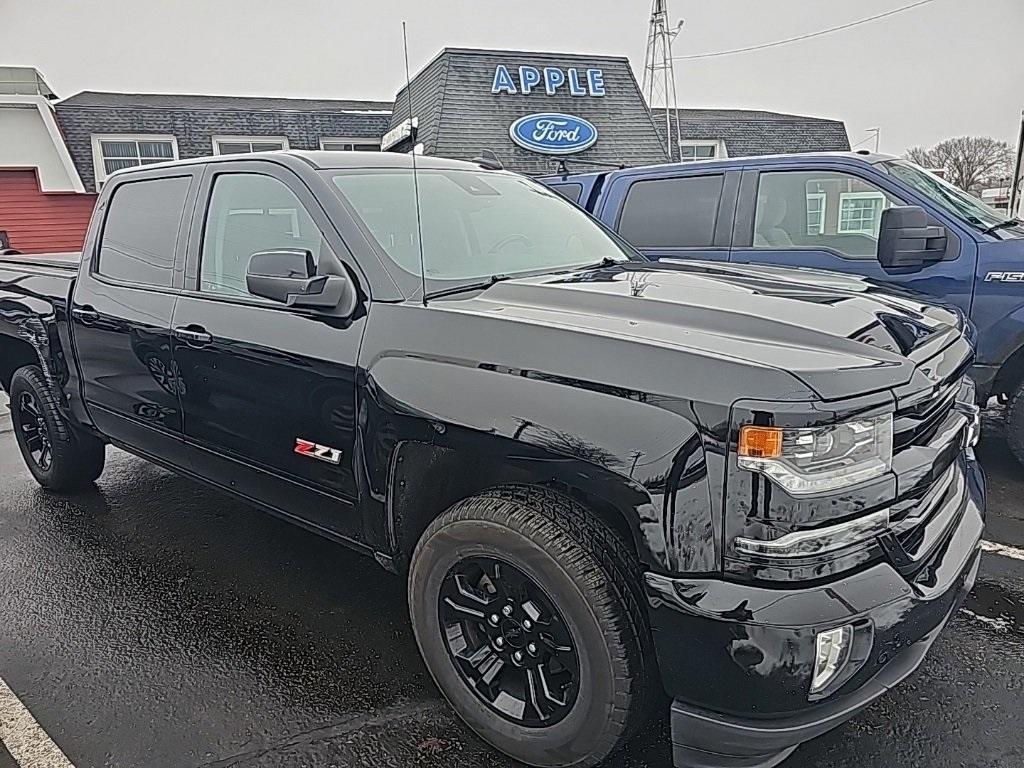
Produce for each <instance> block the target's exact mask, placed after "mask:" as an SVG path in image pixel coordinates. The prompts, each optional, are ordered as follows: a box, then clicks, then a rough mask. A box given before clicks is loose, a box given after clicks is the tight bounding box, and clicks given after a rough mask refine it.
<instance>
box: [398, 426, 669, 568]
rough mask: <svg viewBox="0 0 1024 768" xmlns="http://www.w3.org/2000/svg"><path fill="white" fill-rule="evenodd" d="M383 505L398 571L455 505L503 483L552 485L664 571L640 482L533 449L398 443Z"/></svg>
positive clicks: (650, 511)
mask: <svg viewBox="0 0 1024 768" xmlns="http://www.w3.org/2000/svg"><path fill="white" fill-rule="evenodd" d="M390 474H391V478H390V483H389V488H390V491H389V494H388V504H387V516H388V527H389V531H388V533H389V537H390V539H391V545H392V549H393V551H394V553H395V559H396V564H397V565H398V567H399V568H400V569H401V570H403V571H404V570H405V569H406V568H407V567H408V564H409V559H410V557H411V555H412V552H413V550H414V549H415V547H416V544H417V542H418V541H419V539H420V536H421V535H422V534H423V532H424V531H425V530H426V529H427V528H428V527H429V526H430V524H431V523H432V522H433V521H434V520H435V519H436V518H437V517H439V516H440V515H441V514H443V513H444V512H445V511H446V510H447V509H449V508H450V507H451V506H452V505H453V504H455V503H456V502H458V501H461V500H462V499H465V498H468V497H470V496H474V495H477V494H479V493H481V492H483V491H486V490H488V489H491V488H495V487H499V486H504V485H536V486H541V487H545V488H550V489H553V490H557V491H559V492H561V493H563V494H565V495H567V496H569V497H571V498H573V499H575V500H576V501H578V502H579V503H580V504H582V505H583V506H585V507H586V508H587V509H588V510H589V511H590V512H592V513H593V514H595V515H596V516H597V517H598V518H599V519H601V520H602V521H603V522H604V523H605V524H606V525H607V526H608V527H609V528H610V529H611V530H612V531H613V532H614V533H615V534H616V535H617V536H618V537H619V539H620V540H621V541H622V542H623V544H625V545H626V546H627V547H628V548H629V549H630V551H631V552H633V553H634V554H635V555H636V557H637V559H638V560H639V561H640V562H641V563H642V564H643V565H645V566H647V567H652V568H657V569H659V570H664V569H665V568H666V567H667V565H668V564H667V563H666V558H665V552H664V551H663V549H662V548H661V547H660V546H659V543H658V539H659V537H658V536H656V535H654V536H652V535H651V528H652V526H654V527H656V528H657V529H658V530H660V522H657V521H656V518H657V515H656V514H654V512H655V508H654V505H653V503H652V500H651V496H650V494H649V493H648V492H647V490H646V489H644V488H643V487H642V486H640V485H639V484H637V483H634V482H630V481H629V480H627V479H626V478H623V477H621V476H619V475H616V474H615V473H612V472H609V471H607V470H604V469H602V468H601V467H597V466H595V465H593V464H589V463H587V462H584V461H581V460H578V459H572V458H567V457H564V456H558V455H551V454H546V453H544V452H538V451H531V450H529V449H528V448H527V447H526V446H523V445H521V444H517V445H516V446H515V449H514V450H507V451H506V450H498V449H494V450H485V451H481V450H479V448H476V449H474V450H473V451H472V452H470V450H469V448H468V447H467V446H452V445H447V446H443V445H437V444H434V443H424V442H418V441H405V442H402V443H400V444H399V445H398V446H397V448H396V450H395V452H394V456H393V461H392V465H391V473H390Z"/></svg>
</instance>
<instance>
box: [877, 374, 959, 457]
mask: <svg viewBox="0 0 1024 768" xmlns="http://www.w3.org/2000/svg"><path fill="white" fill-rule="evenodd" d="M962 385H963V377H959V378H956V379H954V380H953V381H950V382H946V383H944V384H942V385H941V386H939V387H938V388H937V389H934V390H923V391H922V392H919V393H917V394H915V395H913V396H912V397H910V398H905V399H904V400H902V401H901V402H900V404H899V409H898V410H897V411H896V414H895V416H894V418H893V451H896V452H898V451H900V450H902V449H903V448H906V447H908V446H912V445H927V444H928V443H929V442H930V441H931V439H932V438H933V437H934V436H935V433H936V431H938V429H939V427H940V426H941V425H942V423H943V422H944V421H945V420H946V419H947V418H948V417H949V414H950V412H951V411H952V410H953V405H954V403H955V402H956V397H957V394H959V392H960V389H961V386H962Z"/></svg>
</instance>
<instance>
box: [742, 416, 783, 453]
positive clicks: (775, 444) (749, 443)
mask: <svg viewBox="0 0 1024 768" xmlns="http://www.w3.org/2000/svg"><path fill="white" fill-rule="evenodd" d="M739 455H740V456H751V457H753V458H758V459H777V458H779V457H780V456H781V455H782V430H781V429H780V428H779V427H755V426H753V425H750V424H747V425H746V426H744V427H740V450H739Z"/></svg>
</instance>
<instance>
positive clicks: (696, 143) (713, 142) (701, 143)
mask: <svg viewBox="0 0 1024 768" xmlns="http://www.w3.org/2000/svg"><path fill="white" fill-rule="evenodd" d="M683 147H713V148H714V150H715V154H714V155H713V156H712V157H687V158H684V157H683ZM724 157H726V154H725V146H724V145H723V144H722V142H721V141H719V140H718V139H680V141H679V162H681V163H698V162H700V161H702V160H721V159H722V158H724Z"/></svg>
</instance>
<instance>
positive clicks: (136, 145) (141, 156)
mask: <svg viewBox="0 0 1024 768" xmlns="http://www.w3.org/2000/svg"><path fill="white" fill-rule="evenodd" d="M177 159H178V142H177V141H176V140H175V138H174V137H173V136H159V135H147V134H139V135H127V134H118V135H113V134H94V135H93V137H92V164H93V169H94V171H95V173H96V183H97V185H100V184H102V183H103V182H104V181H106V180H107V177H108V176H110V174H112V173H113V172H114V171H119V170H121V169H122V168H134V167H135V166H138V165H151V164H152V163H163V162H166V161H168V160H177Z"/></svg>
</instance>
